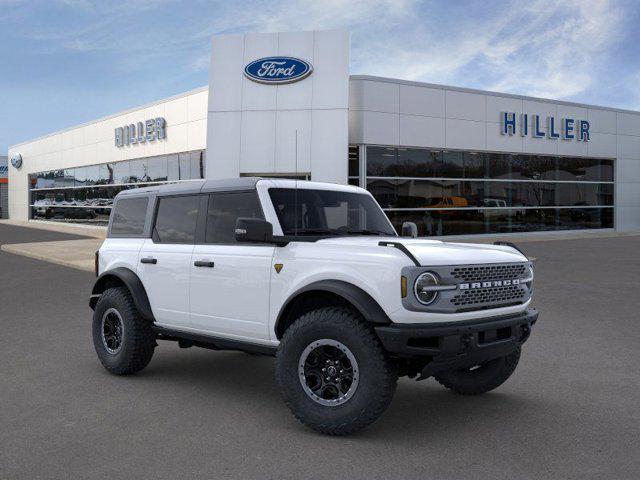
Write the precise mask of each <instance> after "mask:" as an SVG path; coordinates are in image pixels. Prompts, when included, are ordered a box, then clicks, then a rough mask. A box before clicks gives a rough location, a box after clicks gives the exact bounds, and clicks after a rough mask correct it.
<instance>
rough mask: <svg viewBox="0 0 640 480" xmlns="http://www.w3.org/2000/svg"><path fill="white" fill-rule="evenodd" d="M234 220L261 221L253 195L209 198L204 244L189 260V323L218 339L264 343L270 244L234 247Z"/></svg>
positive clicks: (230, 194) (270, 258) (212, 196)
mask: <svg viewBox="0 0 640 480" xmlns="http://www.w3.org/2000/svg"><path fill="white" fill-rule="evenodd" d="M239 217H248V218H264V215H263V212H262V208H261V206H260V201H259V200H258V196H257V192H256V191H248V192H220V193H213V194H210V195H209V198H208V205H207V214H206V221H205V232H204V239H203V240H204V243H202V244H198V245H196V246H195V248H194V250H193V255H192V261H191V322H192V324H193V327H194V328H196V329H198V330H202V331H204V332H206V333H210V334H215V335H218V336H225V337H233V338H238V339H244V340H268V339H269V332H268V324H269V280H270V273H271V268H272V266H271V263H272V259H273V253H274V248H275V247H274V246H273V245H265V244H255V245H253V244H247V243H237V242H236V238H235V226H236V220H237V219H238V218H239Z"/></svg>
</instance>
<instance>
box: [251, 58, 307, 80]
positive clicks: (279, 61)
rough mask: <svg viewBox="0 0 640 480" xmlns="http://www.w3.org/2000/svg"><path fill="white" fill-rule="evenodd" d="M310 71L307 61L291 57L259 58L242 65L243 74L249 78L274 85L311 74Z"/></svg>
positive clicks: (300, 78)
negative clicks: (244, 65)
mask: <svg viewBox="0 0 640 480" xmlns="http://www.w3.org/2000/svg"><path fill="white" fill-rule="evenodd" d="M312 71H313V67H312V66H311V64H310V63H309V62H306V61H304V60H300V59H299V58H293V57H266V58H260V59H258V60H254V61H253V62H251V63H250V64H248V65H247V66H246V67H244V74H245V75H246V76H247V78H248V79H249V80H253V81H254V82H258V83H271V84H274V85H279V84H283V83H292V82H297V81H298V80H302V79H303V78H306V77H308V76H309V75H311V72H312Z"/></svg>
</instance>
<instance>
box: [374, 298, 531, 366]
mask: <svg viewBox="0 0 640 480" xmlns="http://www.w3.org/2000/svg"><path fill="white" fill-rule="evenodd" d="M536 320H538V312H537V310H534V309H528V310H525V311H524V312H521V313H518V314H515V315H508V316H504V317H493V318H489V319H486V318H485V319H480V320H469V321H464V322H448V323H434V324H421V325H402V324H391V325H384V326H378V327H375V330H376V333H377V334H378V337H379V338H380V341H381V342H382V345H383V346H384V348H385V349H386V350H387V351H388V352H390V353H392V354H394V355H396V356H398V357H403V358H416V357H418V358H420V359H422V360H423V361H424V362H425V363H426V366H425V367H424V368H423V369H422V371H421V378H427V377H429V376H431V375H433V374H435V373H438V372H440V371H447V370H455V369H458V368H465V367H472V366H474V365H478V364H480V363H483V362H486V361H489V360H492V359H494V358H498V357H503V356H505V355H508V354H510V353H511V352H513V351H514V350H515V349H516V348H518V347H519V346H520V345H522V344H523V343H524V342H525V341H527V339H528V338H529V335H530V333H531V326H532V325H533V324H535V323H536Z"/></svg>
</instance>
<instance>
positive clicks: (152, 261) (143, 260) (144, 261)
mask: <svg viewBox="0 0 640 480" xmlns="http://www.w3.org/2000/svg"><path fill="white" fill-rule="evenodd" d="M140 263H151V264H153V265H155V264H156V263H158V259H157V258H151V257H145V258H141V259H140Z"/></svg>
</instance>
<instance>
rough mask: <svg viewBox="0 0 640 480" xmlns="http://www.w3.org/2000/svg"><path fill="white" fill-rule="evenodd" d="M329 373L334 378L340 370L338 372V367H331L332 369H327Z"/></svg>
mask: <svg viewBox="0 0 640 480" xmlns="http://www.w3.org/2000/svg"><path fill="white" fill-rule="evenodd" d="M327 373H328V374H329V375H330V376H334V375H335V374H336V373H338V370H336V367H334V366H333V365H331V366H330V367H327Z"/></svg>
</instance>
